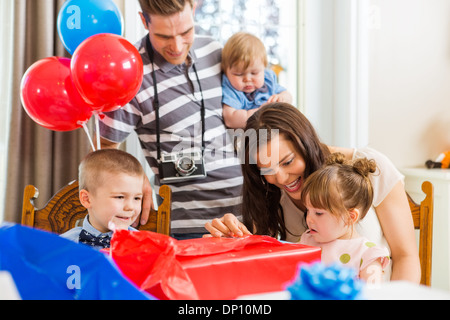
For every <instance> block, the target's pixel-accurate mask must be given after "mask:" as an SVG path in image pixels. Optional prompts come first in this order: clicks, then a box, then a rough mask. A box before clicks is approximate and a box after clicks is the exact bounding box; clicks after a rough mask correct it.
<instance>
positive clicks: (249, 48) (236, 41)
mask: <svg viewBox="0 0 450 320" xmlns="http://www.w3.org/2000/svg"><path fill="white" fill-rule="evenodd" d="M258 59H261V60H262V62H263V64H264V66H265V67H267V66H268V64H269V62H268V59H267V51H266V48H265V46H264V44H263V43H262V41H261V40H260V39H258V38H257V37H255V36H254V35H252V34H250V33H247V32H238V33H236V34H234V35H233V36H232V37H231V38H230V39H228V41H227V43H226V44H225V47H224V48H223V51H222V71H223V72H226V71H227V70H228V69H230V68H232V67H233V66H235V65H237V64H240V63H242V67H243V68H244V69H247V68H248V67H249V66H250V65H251V64H252V63H253V62H254V61H255V60H258Z"/></svg>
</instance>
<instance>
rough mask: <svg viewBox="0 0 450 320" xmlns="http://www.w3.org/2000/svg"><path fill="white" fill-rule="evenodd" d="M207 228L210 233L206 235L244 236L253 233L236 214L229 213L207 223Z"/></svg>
mask: <svg viewBox="0 0 450 320" xmlns="http://www.w3.org/2000/svg"><path fill="white" fill-rule="evenodd" d="M205 228H206V230H208V231H209V233H210V234H208V235H206V236H205V237H215V238H221V237H238V238H239V237H243V236H249V235H252V233H251V232H250V231H248V229H247V227H246V226H245V225H244V224H243V223H242V222H240V221H239V220H238V218H236V216H235V215H233V214H231V213H228V214H226V215H224V216H223V217H222V218H220V219H214V220H213V221H211V222H207V223H206V224H205Z"/></svg>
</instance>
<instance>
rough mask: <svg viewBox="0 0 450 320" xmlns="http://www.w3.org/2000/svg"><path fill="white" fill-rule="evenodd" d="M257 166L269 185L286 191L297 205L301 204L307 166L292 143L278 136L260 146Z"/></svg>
mask: <svg viewBox="0 0 450 320" xmlns="http://www.w3.org/2000/svg"><path fill="white" fill-rule="evenodd" d="M257 166H258V168H259V169H260V171H261V175H262V176H264V178H265V179H266V181H267V182H268V183H270V184H273V185H275V186H277V187H278V188H280V189H283V190H285V191H286V193H287V194H288V195H289V197H290V198H291V199H292V200H293V201H294V202H295V203H299V201H300V195H301V188H302V184H303V176H304V173H305V167H306V165H305V160H304V159H303V157H302V156H301V155H300V153H298V152H297V151H296V149H295V147H294V145H293V143H292V142H291V141H289V140H287V139H286V138H285V137H284V136H283V135H277V136H274V137H273V138H272V140H271V141H269V142H268V143H267V144H266V145H262V146H260V147H259V152H258V157H257Z"/></svg>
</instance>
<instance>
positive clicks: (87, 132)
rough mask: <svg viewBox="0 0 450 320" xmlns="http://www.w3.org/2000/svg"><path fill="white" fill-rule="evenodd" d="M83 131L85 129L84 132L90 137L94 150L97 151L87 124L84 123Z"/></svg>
mask: <svg viewBox="0 0 450 320" xmlns="http://www.w3.org/2000/svg"><path fill="white" fill-rule="evenodd" d="M83 129H84V132H86V134H87V136H88V139H89V142H90V143H91V148H92V150H93V151H95V146H94V142H93V141H92V138H91V135H90V134H89V129H88V127H87V125H86V123H83Z"/></svg>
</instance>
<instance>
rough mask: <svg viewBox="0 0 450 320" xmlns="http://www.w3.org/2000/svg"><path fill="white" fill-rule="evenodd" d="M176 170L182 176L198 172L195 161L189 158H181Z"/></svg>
mask: <svg viewBox="0 0 450 320" xmlns="http://www.w3.org/2000/svg"><path fill="white" fill-rule="evenodd" d="M175 169H176V170H177V171H178V173H179V174H180V175H182V176H190V175H191V174H193V173H194V172H195V170H197V167H196V166H195V162H194V160H192V159H191V158H189V157H181V158H179V159H178V160H177V162H176V164H175Z"/></svg>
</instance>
